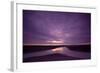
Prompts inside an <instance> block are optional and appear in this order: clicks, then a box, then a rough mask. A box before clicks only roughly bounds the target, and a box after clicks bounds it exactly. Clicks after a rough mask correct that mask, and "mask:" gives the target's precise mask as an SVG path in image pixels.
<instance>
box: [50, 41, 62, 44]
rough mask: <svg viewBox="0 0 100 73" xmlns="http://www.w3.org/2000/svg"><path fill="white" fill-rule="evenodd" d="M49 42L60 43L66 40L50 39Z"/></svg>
mask: <svg viewBox="0 0 100 73" xmlns="http://www.w3.org/2000/svg"><path fill="white" fill-rule="evenodd" d="M48 42H49V43H55V44H60V43H64V41H62V40H52V41H48Z"/></svg>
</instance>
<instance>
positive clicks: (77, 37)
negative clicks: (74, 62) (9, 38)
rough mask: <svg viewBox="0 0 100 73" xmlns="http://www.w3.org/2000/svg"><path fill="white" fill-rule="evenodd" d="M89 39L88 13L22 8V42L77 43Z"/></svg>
mask: <svg viewBox="0 0 100 73" xmlns="http://www.w3.org/2000/svg"><path fill="white" fill-rule="evenodd" d="M90 39H91V14H90V13H82V12H81V13H80V12H58V11H57V12H56V11H36V10H23V44H54V43H56V44H57V43H63V44H79V43H90Z"/></svg>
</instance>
